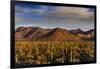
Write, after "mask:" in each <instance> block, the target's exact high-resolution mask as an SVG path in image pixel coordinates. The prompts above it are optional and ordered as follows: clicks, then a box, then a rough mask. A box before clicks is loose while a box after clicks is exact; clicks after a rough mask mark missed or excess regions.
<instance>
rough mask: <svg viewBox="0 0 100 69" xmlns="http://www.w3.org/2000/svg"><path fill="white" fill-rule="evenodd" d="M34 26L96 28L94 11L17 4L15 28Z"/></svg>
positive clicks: (78, 8)
mask: <svg viewBox="0 0 100 69" xmlns="http://www.w3.org/2000/svg"><path fill="white" fill-rule="evenodd" d="M19 26H33V27H41V28H55V27H61V28H66V29H77V28H80V29H82V30H84V31H85V30H89V29H93V28H94V9H93V8H82V7H81V8H80V7H67V6H66V7H64V6H50V5H36V4H16V6H15V28H17V27H19Z"/></svg>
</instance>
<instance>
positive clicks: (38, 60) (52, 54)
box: [15, 40, 95, 64]
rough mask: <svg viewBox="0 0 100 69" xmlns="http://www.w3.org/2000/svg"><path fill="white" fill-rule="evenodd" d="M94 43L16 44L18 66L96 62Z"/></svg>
mask: <svg viewBox="0 0 100 69" xmlns="http://www.w3.org/2000/svg"><path fill="white" fill-rule="evenodd" d="M94 54H95V47H94V42H85V41H84V42H83V41H80V42H67V41H66V42H61V41H60V42H57V41H45V42H44V41H30V40H27V41H24V40H16V42H15V59H16V64H55V63H79V62H91V61H94V60H95V55H94Z"/></svg>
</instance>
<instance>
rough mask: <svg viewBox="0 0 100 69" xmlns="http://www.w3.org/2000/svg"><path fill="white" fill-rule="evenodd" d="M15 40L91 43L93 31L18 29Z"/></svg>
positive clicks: (38, 28) (58, 28)
mask: <svg viewBox="0 0 100 69" xmlns="http://www.w3.org/2000/svg"><path fill="white" fill-rule="evenodd" d="M15 40H34V41H86V40H87V41H93V40H94V29H90V30H88V31H83V30H81V29H74V30H67V29H63V28H60V27H57V28H53V29H44V28H40V27H18V28H17V29H16V30H15Z"/></svg>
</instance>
